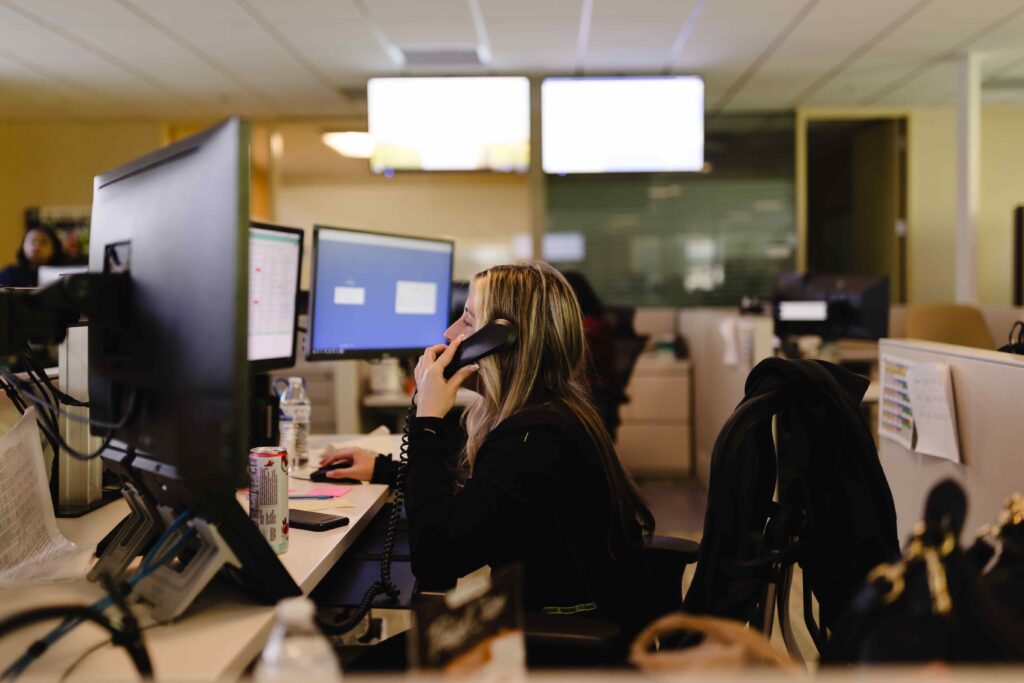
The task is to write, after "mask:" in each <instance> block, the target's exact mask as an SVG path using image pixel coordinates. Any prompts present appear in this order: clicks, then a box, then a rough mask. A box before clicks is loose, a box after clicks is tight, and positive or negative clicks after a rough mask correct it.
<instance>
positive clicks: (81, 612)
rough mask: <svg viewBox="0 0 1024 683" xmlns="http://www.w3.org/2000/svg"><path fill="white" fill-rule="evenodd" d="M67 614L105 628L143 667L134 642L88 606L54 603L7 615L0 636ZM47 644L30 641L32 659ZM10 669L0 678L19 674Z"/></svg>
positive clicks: (133, 659) (39, 653)
mask: <svg viewBox="0 0 1024 683" xmlns="http://www.w3.org/2000/svg"><path fill="white" fill-rule="evenodd" d="M69 616H70V618H74V619H77V620H78V621H79V622H81V621H85V620H88V621H92V622H94V623H96V624H98V625H100V626H102V627H103V628H105V629H106V630H107V631H108V632H110V634H111V636H113V638H114V640H115V642H117V643H118V644H119V645H124V647H125V648H127V649H128V652H129V654H130V655H131V657H132V661H133V662H135V665H136V668H139V670H140V672H141V671H142V670H143V668H141V667H140V664H141V662H142V661H143V659H144V658H143V657H142V656H141V655H140V653H139V651H138V647H137V646H136V645H135V644H133V643H130V642H127V641H126V640H125V639H124V637H123V636H124V633H123V632H122V631H121V630H120V629H118V628H117V627H116V626H114V622H113V621H112V620H111V619H110V618H109V617H107V616H104V615H103V614H102V613H100V612H97V611H94V610H93V609H91V608H89V607H83V606H82V605H56V606H53V607H37V608H36V609H30V610H25V611H24V612H19V613H18V614H15V615H13V616H11V617H8V618H6V619H4V620H3V621H0V638H2V637H4V636H5V635H7V634H8V633H11V632H12V631H17V630H18V629H20V628H24V627H25V626H30V625H32V624H35V623H37V622H40V621H47V620H50V619H54V618H56V617H65V618H68V617H69ZM49 646H50V645H49V644H47V643H45V642H43V641H36V642H34V643H32V645H31V646H30V647H29V650H30V652H32V653H33V655H34V656H33V659H35V658H37V657H39V656H41V655H42V654H43V653H44V652H46V650H47V649H48V648H49ZM145 660H148V656H146V657H145ZM142 666H144V665H142ZM12 669H14V667H11V669H8V670H7V671H5V672H4V673H3V675H2V676H0V680H13V679H14V678H16V677H17V676H18V675H20V674H21V671H20V670H18V671H12Z"/></svg>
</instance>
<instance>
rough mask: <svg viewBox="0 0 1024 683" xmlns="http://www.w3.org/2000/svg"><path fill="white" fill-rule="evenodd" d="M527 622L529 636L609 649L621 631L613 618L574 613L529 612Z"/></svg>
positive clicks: (542, 639)
mask: <svg viewBox="0 0 1024 683" xmlns="http://www.w3.org/2000/svg"><path fill="white" fill-rule="evenodd" d="M524 622H525V623H524V626H525V629H526V637H527V638H528V639H530V640H531V641H532V642H545V643H550V644H552V645H567V646H571V647H583V648H592V649H596V650H608V649H610V648H611V647H612V646H613V645H614V644H615V642H616V640H617V639H618V638H619V636H620V635H621V634H622V629H621V628H619V627H618V626H617V625H616V624H613V623H611V622H610V621H602V620H600V619H588V618H587V617H578V616H575V615H560V614H543V613H541V612H527V613H526V615H525V616H524Z"/></svg>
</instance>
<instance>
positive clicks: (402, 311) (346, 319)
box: [306, 225, 455, 360]
mask: <svg viewBox="0 0 1024 683" xmlns="http://www.w3.org/2000/svg"><path fill="white" fill-rule="evenodd" d="M454 248H455V245H454V243H453V242H452V241H451V240H445V239H428V238H423V237H408V236H404V235H392V234H385V233H379V232H368V231H363V230H353V229H350V228H332V227H328V226H324V225H317V226H315V227H314V229H313V269H312V270H313V272H312V277H311V287H310V297H309V298H310V302H309V334H308V335H307V337H306V338H307V342H306V358H307V359H309V360H343V359H348V358H378V357H382V356H407V355H414V354H418V353H421V352H422V351H423V349H424V348H426V347H427V346H430V345H431V344H440V343H443V341H444V331H445V329H447V327H448V315H449V308H450V301H451V300H450V297H451V281H452V258H453V254H454Z"/></svg>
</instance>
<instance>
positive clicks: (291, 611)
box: [277, 596, 316, 626]
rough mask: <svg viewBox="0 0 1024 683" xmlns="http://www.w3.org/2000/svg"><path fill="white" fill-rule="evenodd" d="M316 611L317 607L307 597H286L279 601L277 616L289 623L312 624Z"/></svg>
mask: <svg viewBox="0 0 1024 683" xmlns="http://www.w3.org/2000/svg"><path fill="white" fill-rule="evenodd" d="M315 613H316V607H314V605H313V602H312V601H311V600H310V599H309V598H307V597H303V596H299V597H296V598H285V599H284V600H282V601H280V602H279V603H277V618H278V620H280V621H282V622H284V623H285V624H288V625H296V626H298V625H304V624H310V623H312V622H313V615H314V614H315Z"/></svg>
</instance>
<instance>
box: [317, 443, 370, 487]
mask: <svg viewBox="0 0 1024 683" xmlns="http://www.w3.org/2000/svg"><path fill="white" fill-rule="evenodd" d="M376 459H377V454H376V453H374V452H373V451H368V450H366V449H365V448H359V447H357V446H343V447H341V448H329V449H328V450H327V451H326V452H324V454H323V456H322V457H321V458H320V467H327V466H328V465H335V464H337V463H348V464H349V467H339V468H338V469H335V470H330V471H328V472H327V478H328V479H358V480H359V481H370V479H372V478H373V465H374V462H375V461H376Z"/></svg>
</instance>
